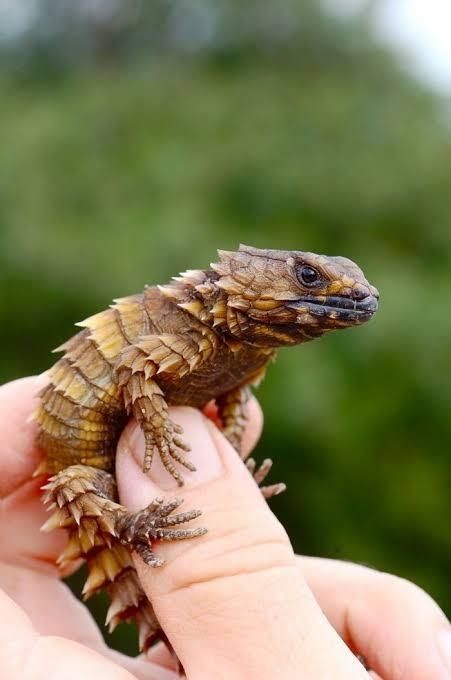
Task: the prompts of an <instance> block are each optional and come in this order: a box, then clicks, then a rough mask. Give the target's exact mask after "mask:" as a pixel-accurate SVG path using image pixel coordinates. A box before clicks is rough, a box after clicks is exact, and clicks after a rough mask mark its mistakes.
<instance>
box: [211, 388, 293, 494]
mask: <svg viewBox="0 0 451 680" xmlns="http://www.w3.org/2000/svg"><path fill="white" fill-rule="evenodd" d="M250 395H251V393H250V389H249V387H247V386H245V387H237V388H236V389H234V390H230V392H226V393H225V394H223V395H221V396H220V397H218V399H216V405H217V408H218V415H219V417H220V419H221V422H222V428H223V429H222V431H223V434H224V435H225V437H227V439H228V440H229V442H230V443H231V444H232V446H233V448H234V449H236V451H237V452H238V454H239V455H240V457H241V458H242V460H243V461H245V462H246V467H247V469H248V470H249V472H250V473H251V475H252V476H253V478H254V479H255V481H256V483H257V484H258V486H259V487H260V490H261V492H262V494H263V496H264V497H265V498H266V499H269V498H272V497H273V496H277V495H278V494H279V493H282V491H285V488H286V486H285V484H283V483H282V482H280V483H278V484H271V485H270V486H262V483H263V481H264V480H265V479H266V477H267V475H268V473H269V471H270V470H271V467H272V460H271V459H270V458H266V459H265V460H264V461H263V463H262V464H261V465H260V467H258V468H257V466H256V462H255V460H254V459H253V458H249V454H245V453H243V451H242V446H241V444H242V439H243V434H244V430H245V428H246V422H247V408H246V405H247V402H248V401H249V398H250Z"/></svg>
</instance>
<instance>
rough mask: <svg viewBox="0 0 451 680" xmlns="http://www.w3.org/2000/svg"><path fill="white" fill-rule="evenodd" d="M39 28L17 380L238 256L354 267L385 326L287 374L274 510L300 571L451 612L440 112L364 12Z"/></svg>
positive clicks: (12, 366) (15, 324)
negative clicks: (148, 292)
mask: <svg viewBox="0 0 451 680" xmlns="http://www.w3.org/2000/svg"><path fill="white" fill-rule="evenodd" d="M30 6H31V5H30ZM32 7H34V8H35V9H34V12H35V13H34V14H33V15H30V17H31V18H30V20H29V21H28V24H27V28H26V30H25V29H24V30H23V31H22V33H20V35H19V34H16V37H15V39H14V40H12V38H11V36H10V38H9V40H8V41H6V40H4V41H3V50H1V51H0V57H1V59H2V62H1V63H3V72H2V76H1V78H0V92H1V98H2V107H1V109H0V125H1V130H2V132H3V135H2V145H1V156H0V157H1V161H2V162H1V165H0V290H1V296H0V323H1V328H2V329H3V332H2V335H1V345H0V347H1V352H0V374H1V376H2V378H3V379H4V380H7V379H10V378H14V377H17V376H20V375H23V374H25V373H29V372H35V371H40V370H43V369H44V368H46V367H47V366H48V365H49V363H50V362H51V360H52V358H51V357H50V355H49V349H50V348H51V347H54V346H56V345H58V344H59V343H60V342H61V341H62V340H63V339H64V338H65V337H67V336H68V335H69V334H70V333H72V330H73V329H72V323H73V321H75V320H77V319H81V318H84V317H86V316H87V315H89V314H91V313H92V312H94V311H95V310H97V309H99V308H102V307H104V306H105V305H106V304H108V303H109V301H110V299H111V298H112V297H115V296H121V295H125V294H127V293H128V292H132V291H134V290H139V289H140V288H141V287H142V285H143V283H145V282H147V283H156V282H163V281H165V280H167V279H168V278H169V277H170V276H171V275H173V274H176V273H177V272H178V271H180V270H182V269H185V268H187V267H191V268H193V267H202V266H205V265H207V264H208V262H209V261H211V260H213V259H214V258H215V249H216V248H218V247H223V248H233V247H236V245H237V243H238V242H239V241H244V242H246V241H247V242H249V243H251V244H254V245H257V246H266V247H275V248H277V247H280V248H285V247H287V248H299V249H309V250H317V251H325V252H328V253H331V254H333V253H334V252H335V253H340V254H345V255H347V256H349V257H352V258H353V259H356V260H357V261H358V262H359V263H360V264H362V266H363V267H364V269H365V271H367V273H368V275H369V277H370V279H371V280H373V281H374V283H375V284H376V285H377V286H378V287H379V288H380V289H381V292H382V307H381V311H380V312H379V314H378V316H377V318H376V320H375V321H374V322H373V323H371V324H370V325H369V326H368V327H364V328H362V329H358V330H355V331H353V332H350V333H349V334H347V333H346V334H337V336H336V337H334V336H330V337H328V338H327V340H325V341H324V342H322V343H312V344H311V345H306V346H305V347H301V348H300V349H299V350H289V351H285V352H282V353H281V355H280V358H279V361H278V363H277V365H276V366H275V367H274V368H273V369H272V370H271V371H270V372H269V375H268V378H267V381H266V382H265V384H264V386H263V387H262V388H261V390H260V391H259V397H260V398H261V400H262V402H263V406H264V410H265V414H266V419H267V426H266V429H265V433H264V436H263V441H262V444H261V445H260V449H259V452H258V455H259V456H264V455H271V456H273V457H274V458H275V459H277V473H275V475H274V476H275V477H277V479H279V478H281V479H284V478H285V479H288V480H289V482H290V485H289V490H288V492H287V494H286V495H285V496H284V497H281V498H280V499H277V500H276V501H275V503H274V507H275V508H276V511H277V512H278V513H279V515H280V516H281V519H282V520H283V522H284V523H285V524H286V526H287V527H288V528H289V531H290V535H291V536H292V539H293V542H294V544H295V546H296V548H297V549H298V550H299V551H302V552H308V553H309V552H310V553H316V554H322V555H329V556H339V557H342V558H346V559H354V560H358V561H363V562H366V563H371V564H373V565H375V566H376V567H379V568H382V569H387V570H391V571H395V572H397V573H400V574H402V575H404V576H406V577H408V578H411V579H413V580H415V581H417V582H418V583H419V584H420V585H422V586H424V587H426V588H427V589H428V590H430V591H431V593H432V594H433V595H434V596H435V597H437V598H438V599H439V601H440V602H441V604H442V605H443V606H445V607H446V608H447V609H448V611H451V588H450V585H449V580H448V573H449V568H450V566H451V564H450V563H451V557H450V555H451V551H450V547H451V537H450V535H449V529H448V524H449V522H448V516H449V511H450V508H449V502H448V489H449V484H450V481H451V480H450V470H449V464H448V460H447V453H448V451H447V449H448V447H449V441H450V436H451V424H450V418H449V412H450V408H451V377H450V376H451V371H450V368H451V342H450V337H451V315H450V314H449V311H448V308H449V304H448V302H447V300H448V297H449V268H450V260H451V232H450V229H449V224H450V220H451V194H450V192H449V168H450V160H451V149H450V138H449V126H448V125H447V119H446V108H445V107H444V104H443V102H441V101H440V100H438V99H437V98H436V97H435V96H433V95H432V94H430V93H428V92H427V91H425V90H424V89H422V88H421V87H420V86H419V85H418V84H416V83H415V82H413V81H412V80H410V79H409V78H408V77H407V76H406V75H405V74H404V73H403V71H402V70H401V69H400V67H399V66H398V64H397V63H396V61H395V59H394V57H392V56H391V55H390V54H388V53H387V52H385V51H383V50H382V49H381V48H380V47H379V46H377V45H376V44H375V43H374V41H373V40H372V39H371V33H370V29H369V26H368V24H367V23H366V19H365V15H363V14H362V15H361V16H359V17H357V18H356V19H353V20H351V19H350V20H348V21H346V22H344V21H339V20H338V19H333V18H331V17H330V16H328V15H327V14H324V12H323V11H322V10H321V4H320V3H317V2H313V1H310V2H305V1H304V2H300V0H299V1H298V2H296V1H295V0H291V1H290V2H287V3H284V4H283V8H281V7H280V5H277V3H273V2H269V0H263V1H261V0H259V2H257V1H256V0H252V1H251V2H247V3H245V4H243V3H240V2H238V1H237V0H233V1H232V0H229V2H224V1H223V2H220V1H219V0H216V1H213V0H210V1H207V0H197V1H196V0H189V1H187V2H184V3H183V4H179V3H172V2H168V1H165V2H163V0H159V2H156V3H152V4H150V3H139V2H127V3H123V2H120V1H119V0H115V1H113V0H108V1H107V0H96V2H79V3H71V2H66V0H64V1H61V2H59V3H53V2H50V0H36V2H35V3H34V4H33V5H32ZM56 74H58V78H55V75H56ZM122 635H123V633H121V632H119V633H118V637H117V638H116V640H118V644H124V643H123V641H122V642H121V640H120V638H121V636H122Z"/></svg>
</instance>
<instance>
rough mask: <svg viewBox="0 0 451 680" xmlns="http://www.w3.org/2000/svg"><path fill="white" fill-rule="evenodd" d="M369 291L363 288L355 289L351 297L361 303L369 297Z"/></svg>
mask: <svg viewBox="0 0 451 680" xmlns="http://www.w3.org/2000/svg"><path fill="white" fill-rule="evenodd" d="M368 295H369V291H368V290H367V289H366V288H363V287H360V286H358V287H355V288H353V289H352V291H351V297H352V299H353V300H357V302H360V301H361V300H364V299H365V298H366V297H368Z"/></svg>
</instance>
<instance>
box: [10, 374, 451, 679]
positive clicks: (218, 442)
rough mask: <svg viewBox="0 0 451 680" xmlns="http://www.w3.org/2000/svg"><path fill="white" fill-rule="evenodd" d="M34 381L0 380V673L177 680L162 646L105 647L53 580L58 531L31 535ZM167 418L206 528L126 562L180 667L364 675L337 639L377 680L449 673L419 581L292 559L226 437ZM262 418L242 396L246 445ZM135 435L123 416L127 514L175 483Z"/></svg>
mask: <svg viewBox="0 0 451 680" xmlns="http://www.w3.org/2000/svg"><path fill="white" fill-rule="evenodd" d="M43 383H45V379H42V378H29V379H24V380H21V381H17V382H15V383H10V384H8V385H4V386H3V387H2V388H0V435H1V436H0V498H1V499H2V500H1V505H0V507H1V510H2V514H1V521H0V560H1V562H0V587H1V588H2V589H3V590H2V591H0V668H1V669H2V678H4V680H18V679H19V678H21V679H22V678H26V679H27V680H28V679H29V680H39V679H40V678H46V680H47V679H48V678H53V677H55V678H56V677H60V676H61V675H64V677H65V678H66V679H68V680H71V679H72V678H74V679H75V678H77V679H78V678H80V677H82V676H83V674H85V673H86V674H87V675H88V676H92V675H94V674H96V679H97V680H103V678H105V680H106V678H108V680H111V679H113V680H132V679H133V678H139V679H140V680H144V679H147V680H174V678H175V677H176V676H175V673H174V671H173V670H171V669H172V668H173V666H172V659H171V658H170V657H169V656H168V655H167V653H166V652H165V650H164V649H163V648H162V647H157V648H156V649H153V650H151V651H150V652H149V653H148V655H147V656H148V659H143V657H138V658H137V659H131V658H129V657H126V656H124V655H122V654H119V653H117V652H114V651H113V650H110V649H108V647H107V646H106V645H105V643H104V642H103V639H102V637H101V635H100V633H99V631H98V629H97V627H96V625H95V623H94V622H93V620H92V619H91V617H90V615H89V613H88V611H87V610H86V608H85V607H84V606H83V605H82V604H81V603H80V602H78V600H77V599H76V598H75V597H74V596H73V595H72V594H71V593H70V591H69V590H68V588H67V587H66V586H65V585H64V584H63V583H62V582H61V581H60V580H59V572H58V570H57V569H56V567H55V559H56V557H57V555H58V554H59V552H60V551H61V549H62V548H63V546H64V542H65V535H64V532H63V531H56V532H53V533H51V534H42V533H40V532H39V526H40V525H41V524H42V523H43V522H44V521H45V519H46V513H45V510H44V508H43V506H42V503H41V500H40V491H39V487H40V484H42V478H41V479H33V478H32V476H31V475H32V472H33V470H34V469H35V467H36V465H37V462H38V460H39V452H38V451H37V449H36V448H35V446H34V444H33V441H34V436H35V429H34V425H33V424H32V423H29V422H27V419H28V416H29V415H30V413H31V412H32V410H33V408H34V401H35V400H34V398H33V397H34V395H35V393H36V392H37V390H38V389H39V387H40V386H41V384H43ZM172 415H173V417H174V418H175V420H176V421H177V422H179V423H180V424H181V425H183V427H184V429H185V436H186V437H187V439H188V441H190V442H191V444H192V448H193V455H192V458H193V460H194V462H195V463H196V464H197V467H198V470H199V471H198V472H197V473H193V474H187V475H186V487H185V488H184V489H183V497H184V499H185V506H186V508H187V509H189V508H192V507H202V509H203V510H204V516H203V518H201V520H199V523H201V524H206V525H208V527H209V533H208V534H207V535H206V536H204V537H203V538H202V539H198V540H193V541H187V542H175V543H172V544H171V543H166V544H161V545H160V546H158V553H159V555H161V556H163V557H165V558H166V559H167V565H166V566H164V567H163V568H162V569H151V568H149V567H147V566H146V565H144V564H143V563H142V562H141V561H140V560H139V558H136V565H137V568H138V571H139V574H140V577H141V579H142V582H143V586H144V588H145V590H146V592H147V593H148V594H149V596H150V597H151V599H152V602H153V604H154V607H155V609H156V612H157V614H158V617H159V619H160V621H161V623H162V625H163V627H164V629H165V631H166V633H167V635H168V637H169V639H170V641H171V643H172V644H173V646H174V648H175V650H176V652H177V654H178V656H179V657H180V659H181V661H182V663H183V665H184V667H185V670H186V672H187V676H188V678H192V680H215V678H217V679H218V680H219V678H225V677H227V679H228V680H234V679H236V680H241V678H242V679H243V680H244V678H246V680H249V679H250V678H258V679H259V680H267V679H268V680H269V679H270V678H271V680H273V679H274V678H275V677H277V678H282V679H283V678H287V680H288V679H290V680H291V679H293V678H299V679H300V680H322V679H323V678H324V679H326V678H327V679H328V680H330V678H334V680H340V679H341V678H343V679H344V678H346V680H353V679H354V678H355V679H356V680H358V679H359V678H362V679H364V678H368V674H367V673H366V671H364V669H363V667H362V666H361V665H360V663H359V662H358V661H357V660H356V658H355V657H354V655H353V654H352V653H351V651H350V650H349V648H348V647H347V646H346V645H345V644H344V642H343V641H342V640H341V638H340V635H341V636H342V637H343V638H344V639H345V640H346V642H347V643H348V644H349V645H350V646H351V647H352V648H353V651H355V652H356V653H359V654H362V655H363V656H364V657H365V658H366V660H367V661H368V663H369V665H370V666H371V667H372V668H374V669H375V670H377V672H378V673H379V675H380V676H381V677H382V678H384V680H426V679H427V680H441V679H442V678H443V680H445V678H451V652H449V653H448V657H447V658H448V664H449V665H448V667H447V666H446V652H445V649H446V647H451V642H447V641H448V640H451V633H450V627H449V624H448V622H447V620H446V618H445V617H444V615H443V613H442V612H441V611H440V609H439V608H438V607H437V605H436V604H435V603H434V602H433V601H432V600H431V599H430V598H429V597H428V596H427V595H426V594H425V593H424V592H423V591H421V590H420V589H418V588H416V587H415V586H413V585H412V584H409V583H407V582H405V581H403V580H401V579H396V578H395V577H392V576H388V575H384V574H379V573H377V572H374V571H372V570H369V569H365V568H363V567H358V566H355V565H350V564H345V563H337V562H334V561H328V560H318V559H315V558H295V556H294V555H293V552H292V550H291V546H290V544H289V541H288V539H287V537H286V534H285V532H284V530H283V528H282V527H281V526H280V524H279V523H278V522H277V520H276V519H275V517H274V515H273V514H272V513H271V511H270V510H269V508H268V506H267V505H266V503H265V502H264V501H263V499H262V498H261V495H260V493H259V492H258V490H257V488H256V486H255V483H254V482H253V480H252V479H251V478H250V476H249V474H248V472H247V471H246V469H245V468H244V466H243V465H242V463H241V461H240V460H239V458H238V457H237V456H236V453H235V452H234V451H233V450H232V449H231V447H230V446H229V444H228V443H227V442H226V440H225V439H224V438H223V437H222V435H221V434H220V433H219V432H218V431H217V430H216V429H215V428H214V426H213V425H212V424H211V423H209V422H208V421H207V420H206V419H205V418H204V417H203V416H201V415H200V414H199V413H197V412H194V411H192V410H190V409H185V408H182V409H174V410H173V412H172ZM260 428H261V414H260V411H259V409H258V406H257V404H256V402H255V401H253V402H251V419H250V423H249V427H248V429H247V432H246V437H245V447H246V449H247V450H250V449H251V448H252V447H253V446H254V445H255V442H256V440H257V439H258V436H259V433H260ZM141 446H142V440H141V436H140V433H139V431H138V430H137V429H136V425H135V424H133V423H131V424H130V425H129V426H128V427H127V428H126V430H125V432H124V434H123V436H122V438H121V441H120V443H119V447H118V458H117V478H118V483H119V490H120V494H121V500H122V501H123V502H124V503H125V504H127V505H128V506H130V507H131V508H132V509H137V508H140V507H143V506H144V505H146V504H147V503H148V502H149V501H150V500H151V499H152V498H154V497H155V496H156V495H173V492H174V489H173V488H172V487H171V480H170V479H168V477H167V475H166V474H165V473H164V471H163V470H162V469H161V468H160V467H159V466H158V461H155V467H153V468H152V471H151V474H150V475H146V476H145V475H143V473H142V472H141V467H140V463H139V460H140V456H142V453H141V452H140V447H141ZM136 459H138V462H136ZM320 606H321V608H322V610H323V612H324V613H325V615H326V616H327V619H326V616H324V614H323V613H322V611H321V609H320ZM335 630H336V631H338V633H339V634H340V635H339V634H337V633H336V632H335ZM374 677H376V676H374Z"/></svg>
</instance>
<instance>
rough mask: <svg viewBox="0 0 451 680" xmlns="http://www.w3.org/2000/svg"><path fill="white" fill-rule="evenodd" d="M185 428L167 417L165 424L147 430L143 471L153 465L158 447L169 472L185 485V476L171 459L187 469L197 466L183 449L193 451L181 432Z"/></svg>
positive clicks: (193, 468) (146, 470)
mask: <svg viewBox="0 0 451 680" xmlns="http://www.w3.org/2000/svg"><path fill="white" fill-rule="evenodd" d="M182 433H183V429H182V427H181V426H180V425H177V423H173V422H172V421H171V420H169V419H167V420H166V421H165V423H164V426H163V427H161V428H159V429H158V430H154V429H153V430H149V431H145V432H144V434H145V439H146V451H145V454H144V465H143V471H144V472H148V471H149V470H150V467H151V465H152V459H153V455H154V451H155V449H157V451H158V453H159V456H160V458H161V461H162V463H163V465H164V467H165V468H166V470H167V471H168V472H169V474H170V475H172V476H173V477H174V479H175V480H176V482H177V484H178V485H179V486H182V485H183V477H182V475H181V474H180V472H179V471H178V470H177V468H176V467H175V465H174V463H173V462H172V460H171V459H173V460H175V461H177V463H180V465H183V467H185V468H186V469H187V470H191V472H195V471H196V468H195V466H194V465H193V464H192V463H191V461H190V460H188V458H187V457H186V456H184V455H183V453H181V451H186V452H188V451H191V447H190V446H189V444H187V443H186V442H185V441H184V440H183V438H182V437H181V434H182Z"/></svg>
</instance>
